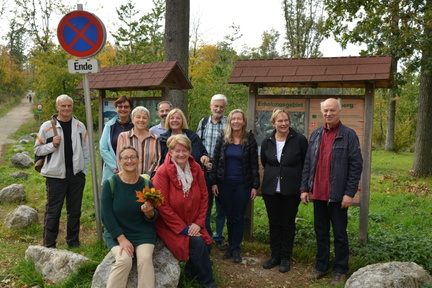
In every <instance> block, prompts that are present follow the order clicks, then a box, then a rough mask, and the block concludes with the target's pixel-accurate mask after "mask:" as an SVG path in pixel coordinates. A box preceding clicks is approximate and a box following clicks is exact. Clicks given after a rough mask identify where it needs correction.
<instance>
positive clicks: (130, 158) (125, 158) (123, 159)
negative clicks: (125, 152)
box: [120, 156, 137, 162]
mask: <svg viewBox="0 0 432 288" xmlns="http://www.w3.org/2000/svg"><path fill="white" fill-rule="evenodd" d="M136 159H137V156H125V157H121V158H120V160H122V161H124V162H127V161H129V160H131V161H135V160H136Z"/></svg>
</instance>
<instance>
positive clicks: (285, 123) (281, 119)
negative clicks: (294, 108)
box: [273, 112, 290, 133]
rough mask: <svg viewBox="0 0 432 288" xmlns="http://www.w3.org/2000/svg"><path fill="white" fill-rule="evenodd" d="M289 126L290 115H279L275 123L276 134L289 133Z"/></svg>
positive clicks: (282, 113)
mask: <svg viewBox="0 0 432 288" xmlns="http://www.w3.org/2000/svg"><path fill="white" fill-rule="evenodd" d="M289 125H290V122H289V120H288V115H287V114H286V113H284V112H281V113H279V114H278V115H277V116H276V118H275V121H274V123H273V127H275V129H276V132H279V133H287V132H288V131H289V127H290V126H289Z"/></svg>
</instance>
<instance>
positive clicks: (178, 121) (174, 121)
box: [159, 108, 210, 167]
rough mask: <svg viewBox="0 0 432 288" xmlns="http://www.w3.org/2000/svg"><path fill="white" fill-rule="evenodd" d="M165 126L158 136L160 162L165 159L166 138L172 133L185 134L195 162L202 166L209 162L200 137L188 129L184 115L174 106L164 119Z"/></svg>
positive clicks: (166, 150) (166, 149)
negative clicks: (160, 153) (160, 151)
mask: <svg viewBox="0 0 432 288" xmlns="http://www.w3.org/2000/svg"><path fill="white" fill-rule="evenodd" d="M165 128H166V129H168V131H167V132H165V133H163V134H162V135H161V136H160V138H159V141H160V144H161V150H162V157H161V164H162V163H163V162H164V161H165V155H166V154H167V152H168V148H167V140H168V138H169V137H171V136H172V135H178V134H181V135H185V136H186V137H188V138H189V140H190V141H191V143H192V157H193V158H194V159H195V161H196V162H198V163H199V164H201V165H203V167H204V166H207V165H208V163H209V162H210V158H209V157H208V153H207V150H206V148H205V147H204V145H203V144H202V142H201V138H200V137H199V136H198V134H196V133H195V132H194V131H192V130H189V129H188V124H187V121H186V117H185V115H184V114H183V112H182V111H181V110H180V109H178V108H175V109H173V110H171V111H170V112H169V113H168V115H167V117H166V119H165Z"/></svg>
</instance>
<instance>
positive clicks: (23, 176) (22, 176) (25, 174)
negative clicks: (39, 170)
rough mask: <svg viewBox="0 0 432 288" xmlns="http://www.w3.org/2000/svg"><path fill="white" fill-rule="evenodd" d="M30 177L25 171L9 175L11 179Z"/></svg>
mask: <svg viewBox="0 0 432 288" xmlns="http://www.w3.org/2000/svg"><path fill="white" fill-rule="evenodd" d="M29 175H30V174H29V173H27V172H24V171H16V172H13V173H11V174H9V176H10V177H12V178H18V179H27V178H28V176H29Z"/></svg>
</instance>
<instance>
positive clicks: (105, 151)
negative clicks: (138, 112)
mask: <svg viewBox="0 0 432 288" xmlns="http://www.w3.org/2000/svg"><path fill="white" fill-rule="evenodd" d="M114 106H115V107H116V110H117V115H116V116H114V117H113V118H111V119H110V120H108V122H106V124H105V127H104V129H103V132H102V136H101V138H100V141H99V151H100V156H101V157H102V159H103V171H102V183H103V182H104V181H105V180H106V179H108V178H109V177H111V176H112V175H114V173H117V156H116V154H117V153H116V151H117V139H118V136H119V134H120V133H121V132H125V131H129V130H131V129H132V128H133V124H132V121H131V117H130V114H131V111H132V108H133V107H132V99H131V98H129V97H126V96H125V95H122V96H120V97H119V98H118V99H117V100H116V101H114Z"/></svg>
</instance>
